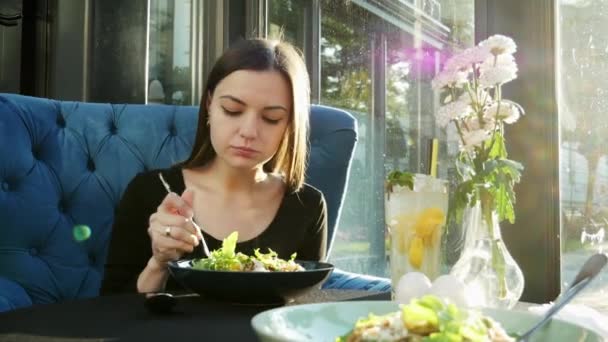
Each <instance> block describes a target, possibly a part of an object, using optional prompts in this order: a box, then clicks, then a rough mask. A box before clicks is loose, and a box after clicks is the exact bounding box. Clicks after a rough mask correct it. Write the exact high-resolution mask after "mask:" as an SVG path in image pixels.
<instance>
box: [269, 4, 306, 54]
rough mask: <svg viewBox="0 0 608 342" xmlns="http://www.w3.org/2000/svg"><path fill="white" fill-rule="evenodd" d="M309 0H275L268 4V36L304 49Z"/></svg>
mask: <svg viewBox="0 0 608 342" xmlns="http://www.w3.org/2000/svg"><path fill="white" fill-rule="evenodd" d="M308 2H309V1H308V0H273V1H270V2H269V4H268V37H269V38H275V39H277V38H281V39H283V40H286V41H288V42H290V43H292V44H293V45H295V46H297V47H299V48H300V49H302V50H304V45H305V42H304V39H305V36H306V29H307V28H306V26H305V25H306V20H307V19H310V18H306V15H305V14H306V13H305V8H306V6H307V5H308V4H307V3H308Z"/></svg>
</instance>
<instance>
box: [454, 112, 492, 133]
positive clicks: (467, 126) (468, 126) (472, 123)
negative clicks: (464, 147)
mask: <svg viewBox="0 0 608 342" xmlns="http://www.w3.org/2000/svg"><path fill="white" fill-rule="evenodd" d="M494 123H495V121H494V119H493V118H485V117H484V118H483V123H481V122H480V121H479V118H478V117H477V115H471V116H469V117H467V118H465V119H464V120H462V125H461V126H462V127H461V129H462V131H463V132H473V131H478V130H484V131H488V132H491V131H493V130H494V129H495V128H496V126H495V124H494Z"/></svg>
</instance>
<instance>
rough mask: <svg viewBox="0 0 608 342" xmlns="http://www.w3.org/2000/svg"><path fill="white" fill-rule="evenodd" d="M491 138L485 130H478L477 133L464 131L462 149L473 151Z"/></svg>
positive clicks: (461, 142)
mask: <svg viewBox="0 0 608 342" xmlns="http://www.w3.org/2000/svg"><path fill="white" fill-rule="evenodd" d="M489 138H490V132H489V131H487V130H485V129H478V130H476V131H464V132H462V140H464V141H462V140H461V141H460V147H461V148H464V149H465V150H467V151H470V150H472V149H473V148H475V147H477V146H481V144H483V142H484V141H486V140H488V139H489Z"/></svg>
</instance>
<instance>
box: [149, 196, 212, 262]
mask: <svg viewBox="0 0 608 342" xmlns="http://www.w3.org/2000/svg"><path fill="white" fill-rule="evenodd" d="M193 196H194V193H193V192H192V191H190V190H186V191H184V193H183V194H182V196H178V195H177V194H176V193H174V192H170V193H169V194H167V196H165V198H164V199H163V202H162V203H161V204H160V206H158V209H157V210H156V212H155V213H154V214H152V215H151V216H150V225H149V227H148V235H149V236H150V240H151V241H152V258H153V259H154V261H156V263H157V264H158V265H160V266H163V265H166V264H167V262H169V261H171V260H177V259H179V258H180V257H181V256H182V255H184V254H185V253H190V252H192V251H193V249H194V247H195V246H198V244H199V241H200V239H201V238H202V236H201V234H202V233H201V232H200V231H198V229H196V228H195V227H194V226H193V225H192V222H191V221H192V216H193V210H192V202H193Z"/></svg>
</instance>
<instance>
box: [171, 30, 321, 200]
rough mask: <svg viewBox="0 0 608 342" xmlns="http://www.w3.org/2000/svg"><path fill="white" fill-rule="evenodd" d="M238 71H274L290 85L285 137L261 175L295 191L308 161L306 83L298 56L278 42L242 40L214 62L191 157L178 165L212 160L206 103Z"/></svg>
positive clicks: (308, 105)
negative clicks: (268, 174) (271, 176)
mask: <svg viewBox="0 0 608 342" xmlns="http://www.w3.org/2000/svg"><path fill="white" fill-rule="evenodd" d="M238 70H254V71H266V70H269V71H272V70H274V71H278V72H280V73H281V74H282V75H283V76H284V77H285V79H286V80H287V81H288V82H289V83H290V85H291V95H292V110H291V113H290V114H291V116H290V120H289V123H288V125H287V129H286V131H285V132H286V133H285V135H284V137H283V139H282V140H281V143H280V144H279V147H278V149H277V152H276V153H275V155H274V156H273V157H272V159H270V160H269V161H268V162H267V163H266V164H264V171H266V172H278V173H280V174H282V175H283V176H284V177H285V181H286V183H287V187H288V188H289V190H290V191H297V190H299V189H300V188H301V187H302V184H303V183H304V176H305V172H306V161H307V157H308V129H309V122H308V116H309V111H310V82H309V78H308V72H307V71H306V65H305V64H304V61H303V59H302V55H301V54H300V53H299V52H298V51H297V50H296V49H295V48H294V47H293V46H292V45H291V44H289V43H286V42H282V41H274V40H267V39H244V40H241V41H239V42H238V43H236V44H235V45H233V46H231V47H230V48H229V49H228V50H226V52H224V54H223V55H222V56H221V57H220V58H219V59H218V60H217V62H216V63H215V65H214V66H213V69H211V72H210V74H209V77H208V79H207V84H206V86H205V88H204V91H203V94H202V96H201V101H200V109H199V113H198V128H197V132H196V139H195V141H194V146H193V147H192V153H191V154H190V157H189V158H188V159H187V160H186V161H184V162H183V163H181V165H182V166H183V167H186V168H190V167H197V166H203V165H206V164H207V163H209V162H210V161H211V160H213V158H215V156H216V152H215V150H214V149H213V146H212V145H211V137H210V131H209V126H208V125H207V122H208V120H209V113H208V111H207V102H208V100H209V97H210V96H211V95H212V94H213V91H214V90H215V87H216V86H217V85H218V83H219V82H220V81H221V80H223V79H224V78H225V77H226V76H228V75H229V74H231V73H233V72H235V71H238Z"/></svg>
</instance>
